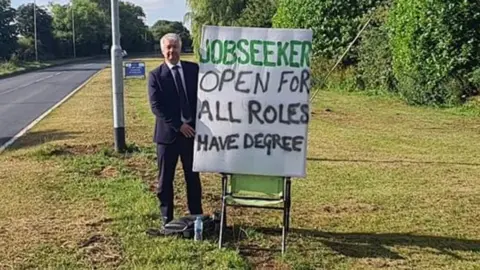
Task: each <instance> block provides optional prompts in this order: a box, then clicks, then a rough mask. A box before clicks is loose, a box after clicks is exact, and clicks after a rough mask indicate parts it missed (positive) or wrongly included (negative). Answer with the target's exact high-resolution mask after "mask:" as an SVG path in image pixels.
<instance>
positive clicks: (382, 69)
mask: <svg viewBox="0 0 480 270" xmlns="http://www.w3.org/2000/svg"><path fill="white" fill-rule="evenodd" d="M387 16H388V7H382V8H379V9H377V10H376V11H375V15H374V17H373V19H372V20H371V22H370V25H369V26H368V28H367V30H366V31H365V32H364V33H363V37H362V39H361V42H360V44H359V46H358V60H359V62H358V65H357V73H358V79H359V82H360V85H359V86H360V88H362V89H364V90H366V91H369V92H376V93H380V92H392V91H395V83H396V82H395V77H394V75H393V68H392V52H391V50H390V46H389V42H388V28H387V25H386V24H385V23H386V21H387Z"/></svg>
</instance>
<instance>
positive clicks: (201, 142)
mask: <svg viewBox="0 0 480 270" xmlns="http://www.w3.org/2000/svg"><path fill="white" fill-rule="evenodd" d="M197 142H198V143H197V151H201V150H202V148H203V151H207V147H208V135H207V134H204V135H203V136H202V135H198V136H197Z"/></svg>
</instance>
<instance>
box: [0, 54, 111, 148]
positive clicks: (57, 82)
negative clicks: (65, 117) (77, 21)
mask: <svg viewBox="0 0 480 270" xmlns="http://www.w3.org/2000/svg"><path fill="white" fill-rule="evenodd" d="M107 65H108V60H98V61H89V62H82V63H76V64H68V65H63V66H57V67H51V68H47V69H42V70H38V71H33V72H30V73H25V74H21V75H18V76H15V77H10V78H6V79H1V80H0V147H1V146H2V145H4V144H5V143H6V142H8V141H9V140H10V139H11V138H12V137H14V136H15V135H16V134H17V133H19V132H20V131H22V130H23V129H24V128H25V127H26V126H28V125H29V124H30V123H31V122H32V121H34V120H35V119H37V118H38V117H39V116H41V115H42V114H43V113H44V112H45V111H47V110H48V109H50V108H51V107H52V106H54V105H55V104H56V103H58V102H59V101H60V100H62V99H63V98H64V97H65V96H67V95H68V94H69V93H71V92H72V91H73V90H75V89H76V88H77V87H78V86H80V85H81V84H82V83H84V82H85V81H86V80H88V79H89V78H90V77H91V76H92V75H94V74H95V73H96V72H98V71H99V70H101V69H102V68H104V67H106V66H107Z"/></svg>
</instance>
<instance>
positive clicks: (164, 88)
mask: <svg viewBox="0 0 480 270" xmlns="http://www.w3.org/2000/svg"><path fill="white" fill-rule="evenodd" d="M181 65H182V69H183V76H184V78H185V79H184V80H185V86H186V92H187V97H188V101H189V105H190V109H191V113H192V118H193V119H192V120H191V122H190V123H189V124H190V125H191V126H192V127H193V128H195V115H196V113H197V83H198V70H199V67H198V64H196V63H192V62H188V61H181ZM148 97H149V101H150V106H151V109H152V112H153V114H154V115H155V130H154V134H153V141H154V142H155V143H159V144H171V143H173V142H174V141H175V139H176V138H177V136H180V135H181V133H180V127H181V125H182V124H183V122H182V120H181V114H180V98H179V96H178V93H177V89H176V87H175V81H174V79H173V74H172V72H171V71H170V69H169V68H168V66H167V64H165V63H163V64H161V65H160V66H159V67H157V68H155V69H154V70H152V71H150V72H149V74H148Z"/></svg>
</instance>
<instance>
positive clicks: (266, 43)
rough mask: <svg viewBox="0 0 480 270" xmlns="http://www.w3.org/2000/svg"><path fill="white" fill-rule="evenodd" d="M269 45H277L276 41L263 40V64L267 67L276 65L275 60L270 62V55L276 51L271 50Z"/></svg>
mask: <svg viewBox="0 0 480 270" xmlns="http://www.w3.org/2000/svg"><path fill="white" fill-rule="evenodd" d="M268 46H275V42H273V41H264V42H263V65H264V66H266V67H274V66H275V62H270V61H269V59H268V57H269V56H270V55H273V54H274V53H275V52H274V51H273V50H269V49H268Z"/></svg>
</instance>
